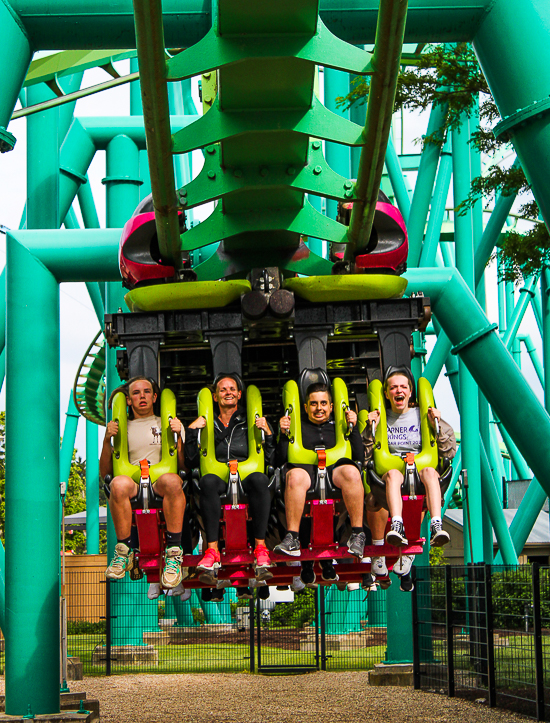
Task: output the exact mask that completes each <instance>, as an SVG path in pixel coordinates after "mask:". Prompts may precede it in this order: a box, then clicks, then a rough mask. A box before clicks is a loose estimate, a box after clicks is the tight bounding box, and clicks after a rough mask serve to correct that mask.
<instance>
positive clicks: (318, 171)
mask: <svg viewBox="0 0 550 723" xmlns="http://www.w3.org/2000/svg"><path fill="white" fill-rule="evenodd" d="M322 170H323V169H322V168H321V166H315V168H314V169H313V173H314V174H315V175H316V176H318V175H319V174H320V173H321V171H322Z"/></svg>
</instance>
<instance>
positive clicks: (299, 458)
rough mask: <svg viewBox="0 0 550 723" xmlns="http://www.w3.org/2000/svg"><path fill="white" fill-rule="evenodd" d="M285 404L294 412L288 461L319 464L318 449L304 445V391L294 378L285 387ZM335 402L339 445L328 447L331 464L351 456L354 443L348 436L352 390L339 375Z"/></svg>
mask: <svg viewBox="0 0 550 723" xmlns="http://www.w3.org/2000/svg"><path fill="white" fill-rule="evenodd" d="M283 404H284V407H285V410H287V409H288V410H289V412H290V433H289V444H288V461H289V462H290V463H291V464H314V465H317V452H315V450H313V449H306V448H305V447H304V446H303V444H302V424H301V412H302V407H301V403H300V391H299V389H298V385H297V384H296V382H295V381H294V380H293V379H291V380H290V381H288V382H287V383H286V384H285V385H284V387H283ZM332 405H333V406H332V408H333V414H334V431H335V433H336V445H335V446H334V447H332V449H327V450H326V453H327V467H328V466H329V465H331V464H335V463H336V462H338V460H339V459H342V457H348V459H351V444H350V443H349V439H348V438H347V432H348V423H347V420H346V409H347V407H348V406H349V402H348V389H347V387H346V385H345V383H344V381H343V379H339V378H337V379H334V381H333V382H332Z"/></svg>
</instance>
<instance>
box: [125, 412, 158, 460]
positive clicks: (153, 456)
mask: <svg viewBox="0 0 550 723" xmlns="http://www.w3.org/2000/svg"><path fill="white" fill-rule="evenodd" d="M161 429H162V426H161V419H160V417H156V416H155V415H151V416H150V417H138V418H137V419H129V420H128V461H129V462H130V464H135V465H139V463H140V462H141V460H142V459H148V460H149V464H150V465H151V466H153V465H154V464H158V463H159V462H160V458H161V455H162V436H161Z"/></svg>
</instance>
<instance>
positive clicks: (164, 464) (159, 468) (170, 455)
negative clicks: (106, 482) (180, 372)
mask: <svg viewBox="0 0 550 723" xmlns="http://www.w3.org/2000/svg"><path fill="white" fill-rule="evenodd" d="M175 416H176V397H175V396H174V392H173V391H172V390H171V389H164V390H163V391H162V393H161V395H160V419H161V457H160V462H159V463H158V464H154V465H152V466H151V467H149V475H150V477H151V482H152V483H153V484H154V483H155V482H156V481H157V480H158V478H159V477H160V476H161V475H163V474H166V473H167V472H172V473H174V474H177V473H178V456H177V454H176V450H177V448H176V446H175V445H174V433H173V432H172V430H171V429H170V418H173V417H175ZM113 421H116V422H118V434H117V435H116V436H115V438H114V440H113V474H114V475H115V477H116V476H117V475H119V474H124V475H127V476H128V477H131V478H132V479H133V480H134V482H137V483H139V480H140V477H141V470H140V468H139V466H138V465H135V464H130V462H129V460H128V408H127V406H126V395H125V394H124V392H118V394H116V395H115V397H114V399H113Z"/></svg>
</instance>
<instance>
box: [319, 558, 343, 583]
mask: <svg viewBox="0 0 550 723" xmlns="http://www.w3.org/2000/svg"><path fill="white" fill-rule="evenodd" d="M321 577H322V578H323V580H324V581H325V582H336V580H338V579H339V578H338V575H337V573H336V570H335V569H334V565H333V564H332V561H331V560H323V561H322V562H321Z"/></svg>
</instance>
